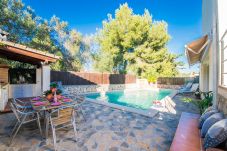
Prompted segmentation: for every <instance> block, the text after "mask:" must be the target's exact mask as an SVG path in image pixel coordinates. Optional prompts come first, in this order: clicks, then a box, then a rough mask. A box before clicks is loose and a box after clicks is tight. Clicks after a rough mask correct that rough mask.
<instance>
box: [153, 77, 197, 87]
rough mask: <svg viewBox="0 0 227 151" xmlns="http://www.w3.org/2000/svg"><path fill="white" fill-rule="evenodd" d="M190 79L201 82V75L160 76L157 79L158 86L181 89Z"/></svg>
mask: <svg viewBox="0 0 227 151" xmlns="http://www.w3.org/2000/svg"><path fill="white" fill-rule="evenodd" d="M189 81H193V82H194V83H199V77H159V78H158V80H157V87H158V88H164V89H179V88H180V87H181V86H182V85H184V84H185V83H187V82H189Z"/></svg>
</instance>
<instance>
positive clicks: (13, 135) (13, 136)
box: [9, 116, 26, 145]
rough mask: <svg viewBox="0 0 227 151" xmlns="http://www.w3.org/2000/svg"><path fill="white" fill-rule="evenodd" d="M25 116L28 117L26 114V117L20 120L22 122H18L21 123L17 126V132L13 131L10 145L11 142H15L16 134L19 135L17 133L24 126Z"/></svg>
mask: <svg viewBox="0 0 227 151" xmlns="http://www.w3.org/2000/svg"><path fill="white" fill-rule="evenodd" d="M25 118H26V116H24V118H23V119H22V121H21V122H19V123H20V124H19V123H18V124H19V126H18V128H17V130H16V132H15V133H14V134H13V133H12V136H11V138H10V142H9V145H11V144H12V142H13V140H14V138H15V136H16V135H17V133H18V131H19V129H20V128H21V126H22V124H23V122H24V120H25ZM15 126H16V125H15Z"/></svg>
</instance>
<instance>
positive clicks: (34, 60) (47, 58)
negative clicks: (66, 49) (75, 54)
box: [0, 40, 59, 65]
mask: <svg viewBox="0 0 227 151" xmlns="http://www.w3.org/2000/svg"><path fill="white" fill-rule="evenodd" d="M0 57H2V58H7V59H10V60H15V61H19V62H24V63H30V64H33V65H40V64H42V63H53V62H56V61H57V60H58V59H59V57H58V56H55V55H53V54H49V53H46V52H44V51H40V50H36V49H32V48H28V47H27V46H24V45H20V44H16V43H13V42H9V41H2V40H0Z"/></svg>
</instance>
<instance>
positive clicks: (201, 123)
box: [198, 109, 218, 129]
mask: <svg viewBox="0 0 227 151" xmlns="http://www.w3.org/2000/svg"><path fill="white" fill-rule="evenodd" d="M215 113H218V110H216V109H213V110H211V111H208V112H206V113H204V114H202V115H201V117H200V119H199V125H198V128H199V129H201V128H202V126H203V123H204V121H205V120H206V119H207V118H209V117H210V116H211V115H213V114H215Z"/></svg>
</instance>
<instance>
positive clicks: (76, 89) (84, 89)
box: [63, 84, 138, 95]
mask: <svg viewBox="0 0 227 151" xmlns="http://www.w3.org/2000/svg"><path fill="white" fill-rule="evenodd" d="M63 88H64V91H66V92H67V93H68V94H70V95H75V94H83V93H95V92H101V91H115V90H124V89H136V88H138V87H137V85H136V84H111V85H64V86H63Z"/></svg>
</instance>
